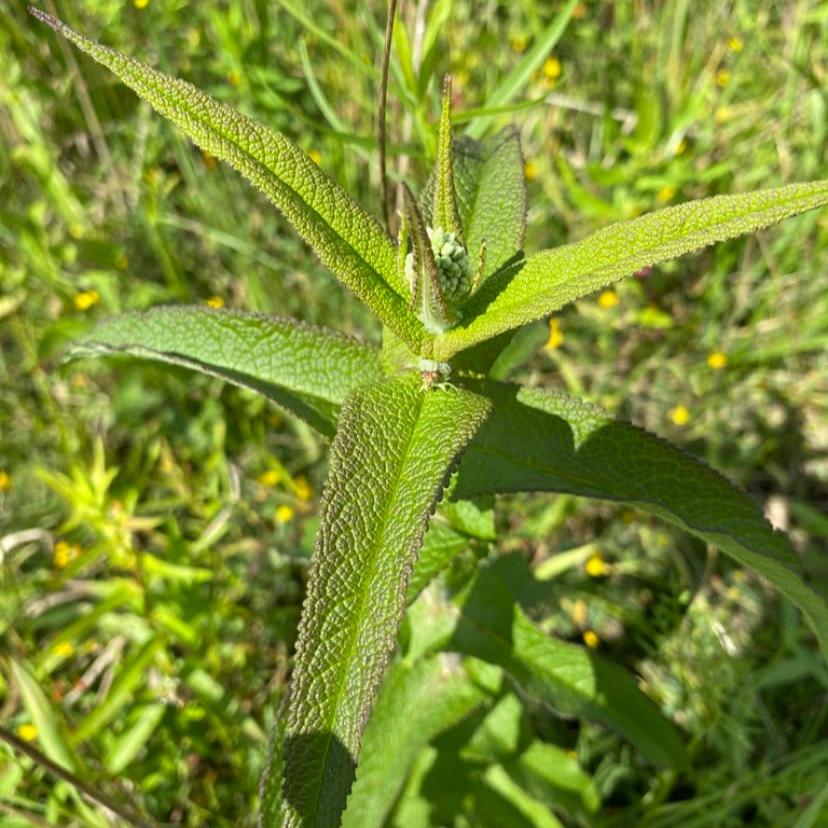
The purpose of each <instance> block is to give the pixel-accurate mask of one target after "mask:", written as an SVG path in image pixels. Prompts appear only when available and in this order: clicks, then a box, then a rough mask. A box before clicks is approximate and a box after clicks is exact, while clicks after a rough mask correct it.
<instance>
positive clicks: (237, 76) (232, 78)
mask: <svg viewBox="0 0 828 828" xmlns="http://www.w3.org/2000/svg"><path fill="white" fill-rule="evenodd" d="M241 79H242V76H241V72H239V70H238V69H233V70H232V71H230V72H228V74H227V83H229V84H230V85H231V86H238V85H239V84H240V83H241Z"/></svg>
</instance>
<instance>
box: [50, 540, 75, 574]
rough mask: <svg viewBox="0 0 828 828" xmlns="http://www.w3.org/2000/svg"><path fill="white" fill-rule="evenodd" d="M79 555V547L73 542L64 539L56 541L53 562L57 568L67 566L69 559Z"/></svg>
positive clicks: (71, 559)
mask: <svg viewBox="0 0 828 828" xmlns="http://www.w3.org/2000/svg"><path fill="white" fill-rule="evenodd" d="M78 555H80V547H79V546H77V545H76V544H74V543H67V542H66V541H63V540H62V541H58V542H57V543H56V544H55V551H54V556H53V560H54V564H55V567H57V568H58V569H63V568H64V567H66V566H68V565H69V563H70V562H71V561H74V560H75V558H77V557H78Z"/></svg>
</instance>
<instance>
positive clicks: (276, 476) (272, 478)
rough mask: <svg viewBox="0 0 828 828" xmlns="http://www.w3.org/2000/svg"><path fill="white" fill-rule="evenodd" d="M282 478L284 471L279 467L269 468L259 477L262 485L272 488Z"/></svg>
mask: <svg viewBox="0 0 828 828" xmlns="http://www.w3.org/2000/svg"><path fill="white" fill-rule="evenodd" d="M281 479H282V473H281V472H280V471H279V469H268V470H267V471H263V472H262V473H261V474H260V475H259V477H258V481H259V483H261V485H262V486H267V488H268V489H272V488H273V487H274V486H275V485H277V484H278V482H279V481H280V480H281Z"/></svg>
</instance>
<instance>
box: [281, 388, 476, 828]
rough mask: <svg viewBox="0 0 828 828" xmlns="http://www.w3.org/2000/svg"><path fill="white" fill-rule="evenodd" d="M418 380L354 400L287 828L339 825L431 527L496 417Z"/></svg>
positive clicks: (327, 504)
mask: <svg viewBox="0 0 828 828" xmlns="http://www.w3.org/2000/svg"><path fill="white" fill-rule="evenodd" d="M488 408H489V404H488V402H487V401H486V400H485V399H484V398H482V397H479V396H477V395H476V394H472V393H469V392H466V391H462V390H458V389H454V388H433V389H424V388H423V384H422V379H421V378H420V376H419V374H416V373H413V374H408V375H404V376H402V377H400V378H398V379H396V380H393V381H390V382H387V383H383V384H379V385H374V386H367V387H365V388H362V389H359V390H357V391H356V392H355V393H354V394H353V395H352V396H351V397H349V398H348V400H347V401H346V403H345V405H344V407H343V409H342V414H341V417H340V423H339V430H338V432H337V436H336V439H335V440H334V442H333V446H332V449H331V467H330V474H329V478H328V483H327V485H326V488H325V494H324V497H323V502H322V518H321V527H320V530H319V535H318V537H317V543H316V552H315V553H314V563H313V567H312V572H311V577H310V583H309V585H308V593H307V597H306V599H305V604H304V607H303V611H302V621H301V623H300V629H299V640H298V643H297V647H296V664H295V668H294V674H293V683H292V687H291V706H290V710H289V716H288V726H287V734H286V739H285V748H284V750H285V784H284V802H285V811H286V813H285V819H286V825H287V826H299V825H303V826H304V825H314V826H338V825H339V818H340V814H341V812H342V810H343V808H344V805H345V798H346V797H347V795H348V791H349V790H350V787H351V783H352V781H353V775H354V768H355V766H356V761H357V755H358V752H359V745H360V737H361V734H362V730H363V728H364V726H365V723H366V721H367V719H368V715H369V713H370V710H371V705H372V703H373V699H374V696H375V694H376V691H377V689H378V685H379V682H380V679H381V677H382V673H383V670H384V669H385V665H386V663H387V661H388V657H389V654H390V652H391V650H392V648H393V646H394V640H395V636H396V634H397V628H398V626H399V623H400V620H401V617H402V613H403V609H404V606H405V595H406V584H407V580H408V576H409V573H410V572H411V569H412V566H413V564H414V560H415V558H416V554H417V550H418V548H419V546H420V544H421V543H422V539H423V534H424V532H425V529H426V525H427V523H428V518H429V515H430V514H431V512H432V511H433V509H434V506H435V503H436V501H437V499H438V497H439V496H440V493H441V492H442V488H443V485H444V484H445V481H446V478H447V475H448V474H449V472H450V470H451V468H452V466H453V464H454V462H455V458H456V457H457V455H458V454H459V453H460V451H462V449H463V448H464V447H465V446H466V444H467V443H468V441H469V440H470V439H471V437H472V435H473V434H474V433H475V431H476V430H477V428H478V427H479V426H480V424H481V422H482V421H483V419H484V418H485V416H486V414H487V412H488Z"/></svg>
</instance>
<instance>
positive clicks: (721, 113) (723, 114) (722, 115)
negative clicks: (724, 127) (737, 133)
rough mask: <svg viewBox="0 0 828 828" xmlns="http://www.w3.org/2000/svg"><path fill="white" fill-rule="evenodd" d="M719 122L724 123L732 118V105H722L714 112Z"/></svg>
mask: <svg viewBox="0 0 828 828" xmlns="http://www.w3.org/2000/svg"><path fill="white" fill-rule="evenodd" d="M714 117H715V119H716V123H717V124H723V123H724V122H725V121H727V120H728V119H729V118H730V107H728V106H720V107H718V108H717V109H716V112H715V114H714Z"/></svg>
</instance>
